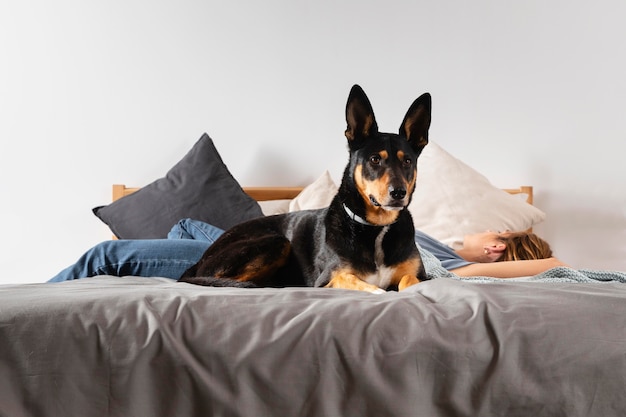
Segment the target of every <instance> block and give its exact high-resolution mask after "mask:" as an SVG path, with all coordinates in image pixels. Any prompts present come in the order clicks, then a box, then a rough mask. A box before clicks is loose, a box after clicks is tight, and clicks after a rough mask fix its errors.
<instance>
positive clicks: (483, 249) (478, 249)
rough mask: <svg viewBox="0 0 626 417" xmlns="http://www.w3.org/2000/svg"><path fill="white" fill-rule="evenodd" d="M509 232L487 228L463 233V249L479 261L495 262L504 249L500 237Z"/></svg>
mask: <svg viewBox="0 0 626 417" xmlns="http://www.w3.org/2000/svg"><path fill="white" fill-rule="evenodd" d="M510 233H511V232H510V231H508V230H507V231H505V232H493V231H491V230H487V231H486V232H482V233H474V234H471V235H465V237H464V238H463V249H464V250H465V251H466V253H468V254H470V256H472V257H473V258H475V259H477V260H478V261H479V262H495V261H496V260H498V259H499V258H500V256H502V252H503V251H504V250H505V249H506V244H505V243H504V242H503V241H502V240H501V238H502V237H506V236H507V235H509V234H510Z"/></svg>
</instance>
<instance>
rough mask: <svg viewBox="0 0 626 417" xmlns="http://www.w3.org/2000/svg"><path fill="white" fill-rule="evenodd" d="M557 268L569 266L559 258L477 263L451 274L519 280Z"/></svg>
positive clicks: (457, 269) (452, 270)
mask: <svg viewBox="0 0 626 417" xmlns="http://www.w3.org/2000/svg"><path fill="white" fill-rule="evenodd" d="M556 266H568V265H566V264H564V263H563V262H561V261H560V260H558V259H557V258H547V259H533V260H528V261H503V262H491V263H475V264H470V265H465V266H462V267H460V268H456V269H451V270H450V271H451V272H454V273H455V274H457V275H459V276H461V277H472V276H482V277H494V278H519V277H527V276H532V275H537V274H540V273H542V272H545V271H547V270H548V269H551V268H554V267H556Z"/></svg>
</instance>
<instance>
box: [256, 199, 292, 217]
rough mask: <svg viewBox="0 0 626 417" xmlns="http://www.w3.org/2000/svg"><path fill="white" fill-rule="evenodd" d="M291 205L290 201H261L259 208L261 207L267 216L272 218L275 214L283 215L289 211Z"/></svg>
mask: <svg viewBox="0 0 626 417" xmlns="http://www.w3.org/2000/svg"><path fill="white" fill-rule="evenodd" d="M289 203H291V200H290V199H284V200H265V201H259V206H261V211H262V212H263V214H264V215H266V216H271V215H273V214H283V213H287V212H288V211H289Z"/></svg>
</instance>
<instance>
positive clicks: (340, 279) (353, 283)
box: [324, 270, 385, 294]
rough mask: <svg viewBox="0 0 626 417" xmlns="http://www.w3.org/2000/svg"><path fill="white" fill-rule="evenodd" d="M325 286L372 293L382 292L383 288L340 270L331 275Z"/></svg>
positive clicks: (383, 291)
mask: <svg viewBox="0 0 626 417" xmlns="http://www.w3.org/2000/svg"><path fill="white" fill-rule="evenodd" d="M324 287H325V288H342V289H345V290H359V291H367V292H371V293H373V294H384V293H385V290H383V289H382V288H379V287H377V286H376V285H372V284H368V283H367V282H365V281H363V280H362V279H360V278H359V277H357V276H356V275H355V274H353V273H351V272H349V271H345V270H340V271H336V272H334V273H333V274H332V275H331V278H330V281H329V282H328V284H326V285H325V286H324Z"/></svg>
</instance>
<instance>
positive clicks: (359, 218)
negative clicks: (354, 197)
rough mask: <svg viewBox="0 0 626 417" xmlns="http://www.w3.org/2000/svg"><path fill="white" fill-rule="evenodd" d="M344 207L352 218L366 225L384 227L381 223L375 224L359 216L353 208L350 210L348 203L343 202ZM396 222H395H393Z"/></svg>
mask: <svg viewBox="0 0 626 417" xmlns="http://www.w3.org/2000/svg"><path fill="white" fill-rule="evenodd" d="M342 205H343V209H344V211H345V212H346V214H347V215H348V217H349V218H350V219H351V220H352V221H355V222H357V223H360V224H363V225H365V226H374V227H383V226H382V225H380V224H374V223H370V222H368V221H367V220H365V219H364V218H363V217H361V216H359V215H358V214H356V213H355V212H353V211H352V210H350V208H349V207H348V206H347V205H346V203H343V204H342ZM393 223H395V222H393ZM393 223H391V224H393Z"/></svg>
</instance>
